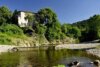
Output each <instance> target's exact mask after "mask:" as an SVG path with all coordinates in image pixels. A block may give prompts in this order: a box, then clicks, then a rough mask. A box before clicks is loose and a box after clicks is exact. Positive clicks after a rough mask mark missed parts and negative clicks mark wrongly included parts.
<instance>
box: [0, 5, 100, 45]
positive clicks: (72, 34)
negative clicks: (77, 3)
mask: <svg viewBox="0 0 100 67" xmlns="http://www.w3.org/2000/svg"><path fill="white" fill-rule="evenodd" d="M18 12H19V11H18V10H15V11H13V12H12V11H11V10H9V8H7V7H6V6H1V7H0V44H18V43H19V41H18V40H19V39H20V40H27V41H31V42H32V43H37V42H38V43H44V41H47V42H49V43H79V42H84V41H92V40H96V39H99V38H100V28H99V27H100V15H94V16H93V17H90V18H89V19H87V20H83V21H79V22H75V23H73V24H68V23H64V24H61V22H59V20H58V18H57V15H56V13H55V12H54V11H53V10H51V9H50V8H42V9H40V10H39V11H38V12H37V13H35V15H28V16H27V17H26V18H27V19H28V20H29V22H30V23H29V24H30V25H29V26H27V27H20V26H19V25H18V20H17V18H16V16H17V14H18ZM33 13H34V12H33ZM66 16H67V15H66ZM66 22H67V21H66Z"/></svg>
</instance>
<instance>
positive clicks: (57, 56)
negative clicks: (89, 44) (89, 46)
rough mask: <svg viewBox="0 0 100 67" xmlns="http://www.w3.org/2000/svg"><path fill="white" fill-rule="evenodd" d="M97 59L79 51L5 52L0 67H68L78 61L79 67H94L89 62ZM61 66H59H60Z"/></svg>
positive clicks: (1, 57) (0, 57)
mask: <svg viewBox="0 0 100 67" xmlns="http://www.w3.org/2000/svg"><path fill="white" fill-rule="evenodd" d="M96 59H99V60H100V58H98V57H96V56H93V55H90V54H87V53H86V52H85V51H81V50H53V49H48V50H32V51H20V52H13V53H11V52H7V53H2V54H1V55H0V67H58V66H59V67H68V66H67V64H69V63H70V62H72V61H76V60H77V61H80V63H81V64H80V65H81V67H94V66H93V65H92V64H90V62H91V61H93V60H96ZM60 65H61V66H60Z"/></svg>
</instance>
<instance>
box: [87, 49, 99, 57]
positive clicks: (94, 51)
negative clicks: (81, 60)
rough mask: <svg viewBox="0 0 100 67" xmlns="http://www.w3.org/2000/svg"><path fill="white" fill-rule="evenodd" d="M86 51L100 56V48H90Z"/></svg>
mask: <svg viewBox="0 0 100 67" xmlns="http://www.w3.org/2000/svg"><path fill="white" fill-rule="evenodd" d="M86 51H87V53H90V54H93V55H96V56H98V57H100V49H89V50H86Z"/></svg>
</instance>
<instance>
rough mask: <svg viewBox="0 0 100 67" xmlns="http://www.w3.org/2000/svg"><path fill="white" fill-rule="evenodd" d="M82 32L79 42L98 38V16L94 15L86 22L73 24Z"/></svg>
mask: <svg viewBox="0 0 100 67" xmlns="http://www.w3.org/2000/svg"><path fill="white" fill-rule="evenodd" d="M73 25H75V26H78V27H79V28H80V29H81V31H82V36H81V38H80V39H81V41H91V40H95V39H99V38H100V15H94V16H93V17H90V18H89V19H87V20H84V21H80V22H77V23H74V24H73Z"/></svg>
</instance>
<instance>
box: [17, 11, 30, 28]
mask: <svg viewBox="0 0 100 67" xmlns="http://www.w3.org/2000/svg"><path fill="white" fill-rule="evenodd" d="M25 17H26V14H25V12H20V13H19V15H18V25H19V26H20V27H26V26H27V25H28V19H26V18H25Z"/></svg>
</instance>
